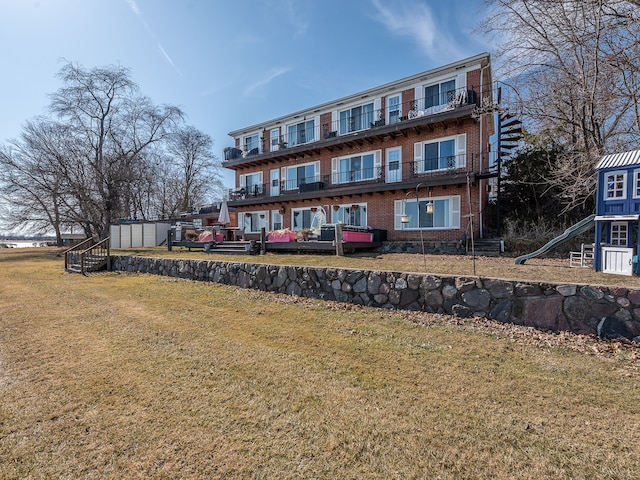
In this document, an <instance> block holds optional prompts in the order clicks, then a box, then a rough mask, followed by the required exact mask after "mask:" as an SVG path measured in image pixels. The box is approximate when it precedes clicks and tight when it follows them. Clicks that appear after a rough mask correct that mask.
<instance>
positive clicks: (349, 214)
mask: <svg viewBox="0 0 640 480" xmlns="http://www.w3.org/2000/svg"><path fill="white" fill-rule="evenodd" d="M331 218H332V221H333V223H343V224H345V225H351V226H354V227H366V226H367V204H366V203H359V204H354V205H337V206H335V207H334V208H333V214H332V217H331Z"/></svg>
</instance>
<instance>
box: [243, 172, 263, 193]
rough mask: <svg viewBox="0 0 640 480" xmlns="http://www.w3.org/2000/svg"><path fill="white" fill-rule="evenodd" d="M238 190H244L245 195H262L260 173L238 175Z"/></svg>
mask: <svg viewBox="0 0 640 480" xmlns="http://www.w3.org/2000/svg"><path fill="white" fill-rule="evenodd" d="M240 188H244V189H245V193H246V194H247V195H259V194H261V193H263V188H264V186H263V185H262V172H256V173H249V174H245V175H240Z"/></svg>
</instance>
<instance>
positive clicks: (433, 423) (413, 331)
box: [0, 249, 640, 479]
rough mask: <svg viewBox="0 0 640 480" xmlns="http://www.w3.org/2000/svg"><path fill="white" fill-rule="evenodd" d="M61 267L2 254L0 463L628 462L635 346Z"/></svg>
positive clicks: (178, 466) (80, 474)
mask: <svg viewBox="0 0 640 480" xmlns="http://www.w3.org/2000/svg"><path fill="white" fill-rule="evenodd" d="M21 250H25V251H21ZM417 259H418V261H419V257H417ZM289 260H290V262H288V263H291V262H292V261H294V257H290V258H289ZM245 261H246V260H245ZM295 261H297V260H295ZM62 267H63V264H62V258H61V257H56V256H55V253H54V252H53V251H44V250H40V249H38V250H29V249H15V250H4V251H0V478H2V479H18V478H38V479H39V478H47V479H49V478H70V479H76V478H100V479H103V478H114V479H115V478H133V479H135V478H145V479H147V478H186V479H190V478H213V479H217V478H228V479H236V478H239V479H272V478H273V479H299V478H305V479H306V478H318V479H338V478H339V479H412V478H415V479H424V478H428V479H432V478H441V479H461V478H467V479H470V478H481V479H484V478H494V479H512V478H522V479H539V478H566V479H635V478H638V476H639V474H640V455H638V452H639V449H640V447H639V445H638V438H639V437H638V425H639V424H640V354H639V352H638V348H635V347H631V346H629V345H624V344H617V343H614V344H609V343H603V342H599V341H597V340H595V339H593V338H589V337H583V336H575V335H570V334H556V335H553V334H546V333H542V332H537V331H534V330H531V329H528V328H524V327H517V326H510V325H503V324H498V323H494V322H489V321H487V320H483V319H469V320H460V319H454V318H450V317H447V316H438V315H431V314H422V313H417V312H389V311H381V310H374V309H367V308H360V307H354V306H347V305H340V304H337V303H332V302H320V301H314V300H305V299H299V298H294V297H287V296H282V295H275V294H264V293H261V292H256V291H249V290H241V289H237V288H231V287H227V286H222V285H217V284H203V283H197V282H189V281H181V280H175V279H169V278H165V277H154V276H147V275H124V274H116V273H106V274H98V275H91V276H89V277H83V276H81V275H74V274H66V273H64V271H63V268H62ZM414 271H415V269H414ZM418 271H419V270H418Z"/></svg>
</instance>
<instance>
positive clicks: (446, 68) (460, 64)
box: [228, 52, 490, 137]
mask: <svg viewBox="0 0 640 480" xmlns="http://www.w3.org/2000/svg"><path fill="white" fill-rule="evenodd" d="M489 59H490V54H489V53H487V52H484V53H480V54H478V55H474V56H472V57H468V58H465V59H462V60H458V61H457V62H453V63H449V64H447V65H443V66H441V67H437V68H433V69H431V70H427V71H424V72H421V73H417V74H415V75H411V76H409V77H405V78H401V79H400V80H394V81H392V82H388V83H385V84H384V85H379V86H377V87H373V88H370V89H368V90H363V91H361V92H356V93H353V94H351V95H347V96H346V97H342V98H338V99H335V100H331V101H329V102H326V103H322V104H320V105H316V106H313V107H309V108H305V109H304V110H299V111H297V112H293V113H289V114H287V115H283V116H281V117H277V118H273V119H270V120H267V121H265V122H260V123H257V124H255V125H251V126H248V127H243V128H240V129H238V130H233V131H231V132H229V134H228V135H229V136H230V137H236V136H238V135H241V134H246V133H250V132H254V131H256V130H263V129H264V128H265V127H267V126H270V125H274V124H279V123H283V122H285V121H287V120H290V119H291V118H295V117H300V116H305V115H310V114H317V113H320V112H322V111H326V110H328V109H329V108H331V107H335V106H337V104H340V103H347V102H350V101H352V100H354V99H357V98H366V97H373V96H375V95H378V94H379V93H382V92H384V91H385V90H391V89H393V90H396V89H398V88H401V87H402V86H407V85H411V84H414V83H416V82H419V81H423V80H428V79H429V78H432V77H437V76H439V75H442V74H443V73H446V72H450V71H456V70H460V69H462V68H465V67H467V66H470V65H474V64H478V63H480V64H481V65H483V64H485V65H486V64H489Z"/></svg>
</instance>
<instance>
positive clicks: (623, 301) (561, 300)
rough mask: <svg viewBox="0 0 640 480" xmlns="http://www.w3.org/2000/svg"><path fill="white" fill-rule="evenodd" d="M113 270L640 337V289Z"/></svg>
mask: <svg viewBox="0 0 640 480" xmlns="http://www.w3.org/2000/svg"><path fill="white" fill-rule="evenodd" d="M112 268H113V270H116V271H126V272H139V273H150V274H154V275H164V276H169V277H177V278H185V279H190V280H198V281H209V282H216V283H222V284H225V285H235V286H238V287H241V288H253V289H257V290H263V291H268V292H278V293H285V294H288V295H297V296H302V297H309V298H318V299H325V300H335V301H338V302H345V303H354V304H358V305H366V306H371V307H378V308H388V309H407V310H422V311H426V312H433V313H446V314H451V315H456V316H458V317H471V316H478V317H487V318H491V319H495V320H499V321H501V322H509V323H515V324H520V325H528V326H532V327H536V328H541V329H547V330H553V331H559V330H566V331H571V332H575V333H583V334H595V333H596V329H597V326H598V323H599V322H600V320H601V319H602V318H604V317H610V318H613V319H614V320H615V319H617V321H619V322H620V323H622V324H623V325H624V326H626V328H627V329H628V331H629V332H631V334H632V336H638V335H640V290H629V289H627V288H622V287H604V286H589V285H573V284H567V285H560V284H552V283H540V282H521V281H509V280H496V279H490V278H479V277H445V276H436V275H429V274H418V273H399V272H380V271H369V270H348V269H342V268H330V267H329V268H327V267H292V266H279V265H262V264H253V263H235V262H222V261H207V260H178V259H169V258H148V257H134V256H117V255H114V256H113V257H112Z"/></svg>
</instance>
